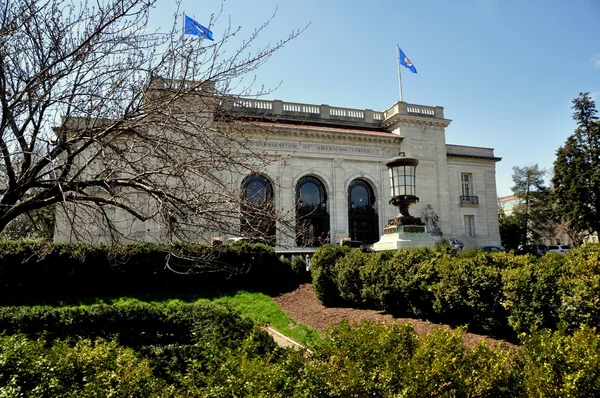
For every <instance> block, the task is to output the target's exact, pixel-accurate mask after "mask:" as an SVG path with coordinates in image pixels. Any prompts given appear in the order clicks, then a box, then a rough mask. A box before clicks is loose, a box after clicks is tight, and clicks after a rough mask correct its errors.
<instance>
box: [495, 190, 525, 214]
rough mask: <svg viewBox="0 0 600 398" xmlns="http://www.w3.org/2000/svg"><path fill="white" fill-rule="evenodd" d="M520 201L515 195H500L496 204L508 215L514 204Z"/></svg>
mask: <svg viewBox="0 0 600 398" xmlns="http://www.w3.org/2000/svg"><path fill="white" fill-rule="evenodd" d="M520 203H521V200H520V199H519V198H518V197H517V196H515V195H510V196H502V197H499V198H498V206H499V207H500V208H501V209H502V210H503V211H504V214H505V215H507V216H510V215H511V214H512V212H513V209H514V208H515V206H517V205H518V204H520Z"/></svg>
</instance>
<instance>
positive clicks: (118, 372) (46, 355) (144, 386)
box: [0, 335, 173, 397]
mask: <svg viewBox="0 0 600 398" xmlns="http://www.w3.org/2000/svg"><path fill="white" fill-rule="evenodd" d="M0 363H1V364H2V367H1V369H2V371H1V372H0V396H36V397H57V396H61V397H62V396H64V397H92V396H109V395H111V396H122V397H125V396H127V397H129V396H138V397H147V396H167V395H171V394H172V393H173V389H172V388H171V387H169V386H167V385H166V384H165V383H164V382H163V381H162V380H160V379H157V378H156V377H154V375H153V374H152V368H151V367H150V364H149V362H148V361H146V360H144V359H140V358H139V357H138V356H137V355H136V354H135V353H134V352H133V351H132V350H131V349H128V348H123V347H119V346H118V345H117V343H116V342H106V341H102V340H97V341H95V342H91V341H90V340H81V341H77V342H76V343H74V344H67V343H66V342H64V341H56V342H54V343H53V344H52V345H51V346H50V347H46V342H45V341H44V340H42V339H40V340H28V339H27V338H25V337H24V336H23V335H14V336H4V337H0Z"/></svg>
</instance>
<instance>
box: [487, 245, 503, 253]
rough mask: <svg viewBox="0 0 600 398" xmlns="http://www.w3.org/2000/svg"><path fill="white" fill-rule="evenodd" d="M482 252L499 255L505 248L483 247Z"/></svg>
mask: <svg viewBox="0 0 600 398" xmlns="http://www.w3.org/2000/svg"><path fill="white" fill-rule="evenodd" d="M481 251H482V252H488V253H498V252H503V251H504V248H503V247H500V246H483V247H482V248H481Z"/></svg>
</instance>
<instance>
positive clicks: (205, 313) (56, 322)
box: [0, 303, 253, 348]
mask: <svg viewBox="0 0 600 398" xmlns="http://www.w3.org/2000/svg"><path fill="white" fill-rule="evenodd" d="M252 329H253V322H252V321H250V320H249V319H244V318H242V317H240V315H239V313H238V312H237V311H235V310H233V309H232V308H230V307H226V306H222V305H214V304H209V303H194V304H180V305H170V306H157V305H152V304H146V303H127V304H121V305H108V304H98V305H91V306H87V307H0V330H3V331H4V333H6V334H19V333H20V334H24V335H27V336H29V337H31V338H38V337H42V336H44V337H45V338H46V339H47V340H48V341H49V342H52V341H54V340H64V339H73V340H77V339H92V340H93V339H96V338H105V339H110V338H113V337H115V336H117V341H118V342H119V343H120V344H121V345H123V346H127V347H134V348H135V347H141V346H149V345H160V346H166V345H173V344H186V345H189V344H195V343H197V342H200V341H211V342H214V343H218V344H219V345H228V344H233V343H234V342H235V341H240V340H243V339H244V338H245V337H246V336H248V335H249V334H250V333H251V331H252Z"/></svg>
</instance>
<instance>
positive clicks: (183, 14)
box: [180, 10, 185, 84]
mask: <svg viewBox="0 0 600 398" xmlns="http://www.w3.org/2000/svg"><path fill="white" fill-rule="evenodd" d="M184 49H185V10H183V12H182V13H181V71H180V75H181V84H184V82H183V78H184V75H183V70H184V67H185V54H184Z"/></svg>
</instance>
